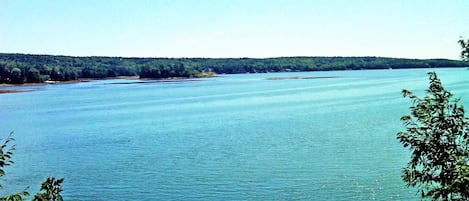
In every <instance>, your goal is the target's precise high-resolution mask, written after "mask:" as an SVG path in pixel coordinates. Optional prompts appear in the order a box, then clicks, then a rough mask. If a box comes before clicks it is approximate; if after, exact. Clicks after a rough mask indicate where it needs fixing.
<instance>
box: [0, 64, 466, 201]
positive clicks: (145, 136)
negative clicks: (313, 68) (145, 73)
mask: <svg viewBox="0 0 469 201" xmlns="http://www.w3.org/2000/svg"><path fill="white" fill-rule="evenodd" d="M427 71H429V69H416V70H415V69H414V70H376V71H330V72H308V73H271V74H243V75H221V76H220V77H216V78H206V79H195V80H192V81H187V82H166V83H164V82H160V83H147V84H113V83H119V82H135V80H103V81H93V82H87V83H78V84H64V85H46V86H36V87H29V88H34V89H35V90H36V91H34V92H28V93H14V94H0V106H1V107H0V119H1V121H0V132H1V133H3V134H2V136H4V137H6V136H7V134H8V132H10V131H12V130H14V131H15V134H14V137H15V138H16V139H17V140H16V144H17V150H16V151H15V153H14V160H15V162H16V163H15V164H14V166H13V167H12V168H9V169H7V175H8V176H7V177H6V179H7V180H6V181H3V183H2V184H3V185H4V186H5V189H3V190H2V192H5V191H19V190H22V189H23V188H24V187H26V186H30V191H31V192H36V191H37V190H38V187H39V185H40V182H41V181H43V179H44V178H45V177H46V176H50V175H52V176H56V177H65V182H64V184H63V188H64V191H63V195H64V197H65V200H418V196H417V195H416V191H415V190H414V189H408V188H405V185H404V183H402V181H401V180H400V169H401V168H402V167H404V166H405V163H406V162H407V160H408V152H407V151H406V150H405V149H404V148H403V147H402V146H401V145H400V144H399V143H398V141H397V140H396V138H395V134H396V132H398V131H399V130H401V129H402V127H401V123H400V121H399V118H400V116H401V115H403V114H405V113H407V112H408V107H409V105H410V102H409V101H408V100H406V99H404V98H402V97H401V95H400V91H401V89H403V88H407V89H410V90H413V91H416V92H418V94H422V91H423V90H424V89H425V88H426V87H427V75H426V72H427ZM436 71H437V72H438V75H439V76H440V77H441V79H442V81H443V83H444V85H445V86H446V87H447V88H448V89H450V90H451V91H452V92H454V93H455V94H456V96H458V97H461V98H462V99H463V100H462V103H463V104H465V105H468V104H469V81H468V80H469V71H468V70H466V69H451V68H448V69H438V70H436ZM292 76H335V77H336V78H328V79H295V80H291V79H286V80H266V78H272V77H292ZM20 88H21V87H20ZM26 88H28V87H26Z"/></svg>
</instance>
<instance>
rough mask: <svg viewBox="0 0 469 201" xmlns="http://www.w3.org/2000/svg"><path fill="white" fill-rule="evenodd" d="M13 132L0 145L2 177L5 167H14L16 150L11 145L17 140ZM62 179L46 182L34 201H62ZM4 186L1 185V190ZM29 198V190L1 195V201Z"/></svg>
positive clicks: (49, 179)
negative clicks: (13, 158) (14, 151)
mask: <svg viewBox="0 0 469 201" xmlns="http://www.w3.org/2000/svg"><path fill="white" fill-rule="evenodd" d="M12 135H13V132H11V133H10V135H9V136H8V137H7V138H6V139H5V141H3V143H2V144H1V145H0V177H2V176H5V167H6V166H10V165H12V164H13V163H14V162H13V160H12V159H11V158H12V155H13V150H15V145H11V142H13V141H14V140H15V139H14V138H13V137H12ZM63 180H64V179H63V178H62V179H55V178H53V177H49V178H47V179H46V181H44V182H43V183H42V185H41V191H43V192H39V193H37V194H36V195H35V196H34V198H33V199H32V200H33V201H62V196H61V195H60V192H61V191H62V186H61V184H62V182H63ZM1 187H2V186H1V185H0V188H1ZM28 196H29V193H28V192H27V190H26V189H25V190H23V191H21V192H18V193H15V194H10V195H5V196H2V195H0V201H23V200H25V199H26V197H28Z"/></svg>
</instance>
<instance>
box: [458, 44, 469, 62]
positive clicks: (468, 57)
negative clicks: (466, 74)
mask: <svg viewBox="0 0 469 201" xmlns="http://www.w3.org/2000/svg"><path fill="white" fill-rule="evenodd" d="M458 43H459V45H461V59H462V60H465V61H469V39H467V40H466V41H464V39H463V38H461V39H459V41H458Z"/></svg>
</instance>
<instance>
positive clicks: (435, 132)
mask: <svg viewBox="0 0 469 201" xmlns="http://www.w3.org/2000/svg"><path fill="white" fill-rule="evenodd" d="M428 74H429V79H430V86H429V88H428V89H427V90H426V95H425V97H424V98H419V97H417V96H416V95H414V94H413V93H412V92H410V91H408V90H403V91H402V94H403V96H404V97H408V98H410V100H411V101H412V106H411V107H410V110H411V114H409V115H404V116H402V118H401V121H402V122H403V124H404V126H405V127H406V131H403V132H399V133H398V134H397V138H398V140H399V141H400V142H401V143H402V144H403V145H404V147H406V148H408V149H409V150H410V151H411V159H410V161H409V162H408V163H407V167H405V168H404V169H403V171H402V179H403V180H404V181H405V182H406V183H407V186H412V187H417V188H418V190H419V193H420V194H421V196H422V198H430V199H432V200H468V199H469V188H468V187H469V165H468V164H469V146H468V142H469V133H468V129H469V127H468V125H469V124H468V119H467V118H466V117H465V116H464V108H463V106H461V105H458V101H459V99H454V98H453V94H451V93H450V92H449V91H447V90H446V89H444V87H443V85H442V83H441V81H440V79H438V78H437V75H436V73H434V72H430V73H428Z"/></svg>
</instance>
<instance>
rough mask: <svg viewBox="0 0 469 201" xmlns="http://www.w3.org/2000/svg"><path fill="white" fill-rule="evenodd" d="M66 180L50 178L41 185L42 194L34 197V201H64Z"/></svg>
mask: <svg viewBox="0 0 469 201" xmlns="http://www.w3.org/2000/svg"><path fill="white" fill-rule="evenodd" d="M63 181H64V179H63V178H62V179H55V178H53V177H48V178H47V179H46V181H44V182H43V183H42V185H41V191H42V192H40V193H37V194H36V195H35V196H34V199H33V201H62V200H63V199H62V196H61V195H60V192H62V186H61V185H62V182H63Z"/></svg>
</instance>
